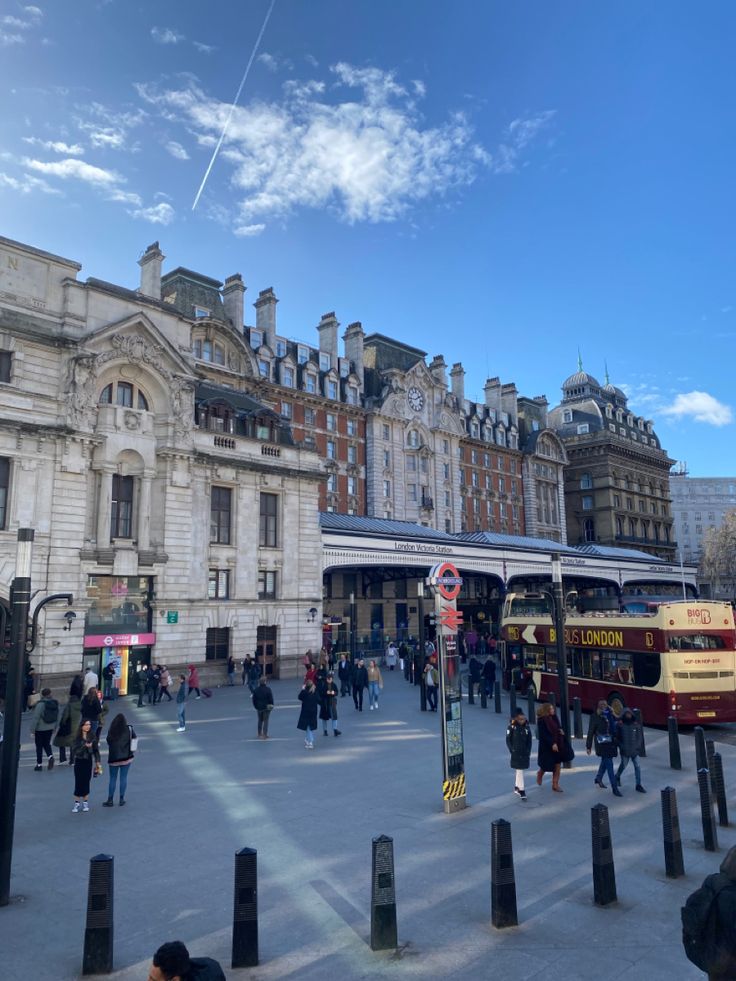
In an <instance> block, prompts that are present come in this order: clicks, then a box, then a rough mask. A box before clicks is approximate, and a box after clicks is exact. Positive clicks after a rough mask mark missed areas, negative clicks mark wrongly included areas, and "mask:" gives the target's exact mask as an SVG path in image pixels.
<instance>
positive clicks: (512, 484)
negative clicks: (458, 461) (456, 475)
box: [460, 470, 518, 494]
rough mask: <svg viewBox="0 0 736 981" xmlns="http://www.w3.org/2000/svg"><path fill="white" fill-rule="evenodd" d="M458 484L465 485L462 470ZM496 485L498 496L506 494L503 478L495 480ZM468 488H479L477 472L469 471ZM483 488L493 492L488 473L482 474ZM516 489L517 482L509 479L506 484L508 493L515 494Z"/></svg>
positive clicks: (490, 476)
mask: <svg viewBox="0 0 736 981" xmlns="http://www.w3.org/2000/svg"><path fill="white" fill-rule="evenodd" d="M460 483H461V484H464V483H465V472H464V471H463V470H461V471H460ZM497 483H498V493H499V494H505V493H506V490H507V488H506V478H505V477H498V478H497ZM470 486H471V487H480V486H481V481H480V474H479V473H478V471H477V470H471V471H470ZM483 486H484V487H485V489H486V490H493V475H492V474H490V473H487V474H484V479H483ZM517 488H518V484H517V482H516V481H515V480H514V479H511V480H510V481H509V484H508V489H509V491H510V492H511V493H512V494H516V493H517Z"/></svg>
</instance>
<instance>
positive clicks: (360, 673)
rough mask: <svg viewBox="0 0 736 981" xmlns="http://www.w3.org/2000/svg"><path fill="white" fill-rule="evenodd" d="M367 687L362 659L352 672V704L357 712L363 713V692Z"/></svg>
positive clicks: (366, 673) (366, 676)
mask: <svg viewBox="0 0 736 981" xmlns="http://www.w3.org/2000/svg"><path fill="white" fill-rule="evenodd" d="M367 687H368V670H367V669H366V666H365V661H364V660H363V658H362V657H361V658H359V660H358V663H357V665H356V667H355V671H354V672H353V704H354V705H355V708H356V709H357V711H358V712H362V711H363V691H364V689H366V688H367Z"/></svg>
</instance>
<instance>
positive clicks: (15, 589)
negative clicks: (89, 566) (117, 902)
mask: <svg viewBox="0 0 736 981" xmlns="http://www.w3.org/2000/svg"><path fill="white" fill-rule="evenodd" d="M33 535H34V532H33V528H19V529H18V552H17V557H16V561H15V579H13V584H12V586H11V589H10V651H9V655H8V683H7V692H6V696H5V728H4V729H3V745H2V770H1V771H0V906H7V905H8V903H9V902H10V867H11V865H12V862H13V832H14V829H15V795H16V789H17V788H16V784H17V781H18V757H19V753H20V716H21V699H22V692H23V671H24V669H25V660H26V640H27V636H28V611H29V609H30V605H31V555H32V552H33Z"/></svg>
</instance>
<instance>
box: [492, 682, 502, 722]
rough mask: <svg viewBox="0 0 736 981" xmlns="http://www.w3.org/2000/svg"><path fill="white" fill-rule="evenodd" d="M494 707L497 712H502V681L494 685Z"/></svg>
mask: <svg viewBox="0 0 736 981" xmlns="http://www.w3.org/2000/svg"><path fill="white" fill-rule="evenodd" d="M493 708H494V709H495V710H496V713H497V714H500V712H501V682H500V681H497V682H496V684H495V685H494V686H493Z"/></svg>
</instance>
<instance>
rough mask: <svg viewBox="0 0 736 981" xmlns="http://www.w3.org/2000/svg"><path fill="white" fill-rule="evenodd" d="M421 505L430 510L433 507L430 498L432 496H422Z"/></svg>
mask: <svg viewBox="0 0 736 981" xmlns="http://www.w3.org/2000/svg"><path fill="white" fill-rule="evenodd" d="M422 507H423V508H428V509H429V510H432V509H433V508H434V501H433V500H432V498H431V497H423V498H422Z"/></svg>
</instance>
